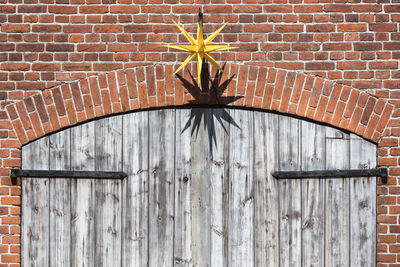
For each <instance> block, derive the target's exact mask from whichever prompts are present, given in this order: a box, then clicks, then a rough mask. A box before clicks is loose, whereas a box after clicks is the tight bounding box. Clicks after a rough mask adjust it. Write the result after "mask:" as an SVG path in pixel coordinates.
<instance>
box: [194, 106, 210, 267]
mask: <svg viewBox="0 0 400 267" xmlns="http://www.w3.org/2000/svg"><path fill="white" fill-rule="evenodd" d="M193 112H194V113H197V114H198V116H200V117H201V120H200V121H198V124H194V125H192V127H195V128H196V127H197V129H195V132H194V134H192V137H191V143H192V144H193V145H192V146H191V154H192V157H191V182H190V207H191V212H190V214H191V232H192V237H191V249H192V263H191V264H192V266H210V264H211V259H210V255H211V251H210V249H211V213H210V208H209V207H210V205H211V203H210V202H211V199H210V198H211V194H210V193H211V191H210V189H211V177H210V167H211V166H210V165H211V151H210V144H209V142H210V141H211V142H212V140H209V139H210V138H209V136H208V129H209V127H210V122H211V120H213V117H212V111H211V110H205V109H198V108H196V109H193ZM200 112H201V113H200Z"/></svg>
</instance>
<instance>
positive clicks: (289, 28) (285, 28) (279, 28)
mask: <svg viewBox="0 0 400 267" xmlns="http://www.w3.org/2000/svg"><path fill="white" fill-rule="evenodd" d="M302 31H303V25H297V24H295V25H275V32H302Z"/></svg>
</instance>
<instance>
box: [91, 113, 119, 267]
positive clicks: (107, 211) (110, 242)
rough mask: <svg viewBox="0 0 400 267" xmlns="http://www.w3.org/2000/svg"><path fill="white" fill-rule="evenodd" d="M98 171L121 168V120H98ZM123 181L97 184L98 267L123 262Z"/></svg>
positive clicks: (96, 137) (96, 238)
mask: <svg viewBox="0 0 400 267" xmlns="http://www.w3.org/2000/svg"><path fill="white" fill-rule="evenodd" d="M95 128H96V135H95V142H96V149H95V152H96V154H95V155H96V156H95V167H96V170H107V171H116V170H121V169H122V117H121V116H118V117H114V118H112V117H109V118H105V119H102V120H98V121H95ZM121 183H122V182H121V181H120V180H116V179H112V180H111V179H110V180H99V181H96V183H95V190H96V201H95V214H94V217H95V233H96V235H95V240H96V241H95V259H94V260H95V261H94V262H95V266H113V265H114V264H115V263H120V262H121V220H122V217H121V209H122V204H121V202H122V194H121V192H122V191H121V190H122V187H121Z"/></svg>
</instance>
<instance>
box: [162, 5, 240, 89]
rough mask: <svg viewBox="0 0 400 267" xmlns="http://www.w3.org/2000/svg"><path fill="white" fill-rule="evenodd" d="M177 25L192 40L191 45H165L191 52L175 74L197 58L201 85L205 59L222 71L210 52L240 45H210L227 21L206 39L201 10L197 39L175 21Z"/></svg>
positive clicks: (198, 82)
mask: <svg viewBox="0 0 400 267" xmlns="http://www.w3.org/2000/svg"><path fill="white" fill-rule="evenodd" d="M174 23H175V25H176V26H177V27H178V29H179V30H180V31H181V32H182V33H183V35H184V36H185V37H186V39H187V40H188V41H189V42H190V45H163V46H165V47H169V48H173V49H178V50H183V51H187V52H190V55H189V56H188V57H187V58H186V59H185V61H184V62H183V63H182V65H180V66H179V68H178V69H177V70H176V71H175V72H174V75H175V74H176V73H177V72H178V71H180V70H181V69H182V68H183V67H185V66H186V65H187V64H188V63H189V62H190V61H192V60H194V59H196V60H197V84H198V85H199V86H200V76H201V68H202V64H203V59H206V60H208V61H209V62H210V63H211V64H213V65H214V66H215V67H216V68H218V69H219V70H220V71H221V72H222V71H223V70H222V68H221V67H220V66H219V65H218V63H217V62H216V61H215V59H214V58H213V57H212V56H210V55H209V54H208V53H210V52H214V51H224V50H229V49H235V48H238V47H230V46H229V45H210V43H211V42H212V41H213V40H214V38H215V37H216V36H217V35H218V34H219V33H220V32H221V31H222V29H223V28H224V27H225V25H226V24H227V23H225V24H224V25H222V26H221V27H220V28H219V29H218V30H216V31H215V32H214V33H213V34H211V35H210V36H209V37H208V38H206V39H205V40H204V36H203V13H201V12H199V23H198V24H197V40H196V39H194V38H193V36H191V35H190V34H189V33H188V32H186V31H185V30H184V29H183V28H182V27H181V26H179V25H178V24H177V23H176V22H175V21H174Z"/></svg>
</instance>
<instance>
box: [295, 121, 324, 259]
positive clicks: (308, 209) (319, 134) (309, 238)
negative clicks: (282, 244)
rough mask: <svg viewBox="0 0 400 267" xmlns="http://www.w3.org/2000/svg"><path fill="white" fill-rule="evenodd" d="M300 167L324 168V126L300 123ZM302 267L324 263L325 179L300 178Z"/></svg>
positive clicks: (303, 168)
mask: <svg viewBox="0 0 400 267" xmlns="http://www.w3.org/2000/svg"><path fill="white" fill-rule="evenodd" d="M301 168H302V170H321V169H324V168H325V127H323V126H320V125H318V124H315V123H310V122H307V121H302V122H301ZM301 187H302V200H301V203H302V239H301V244H302V245H301V247H302V250H301V251H302V256H301V259H302V266H323V265H324V228H325V223H324V217H325V214H324V204H325V203H324V192H325V180H324V179H302V181H301Z"/></svg>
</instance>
